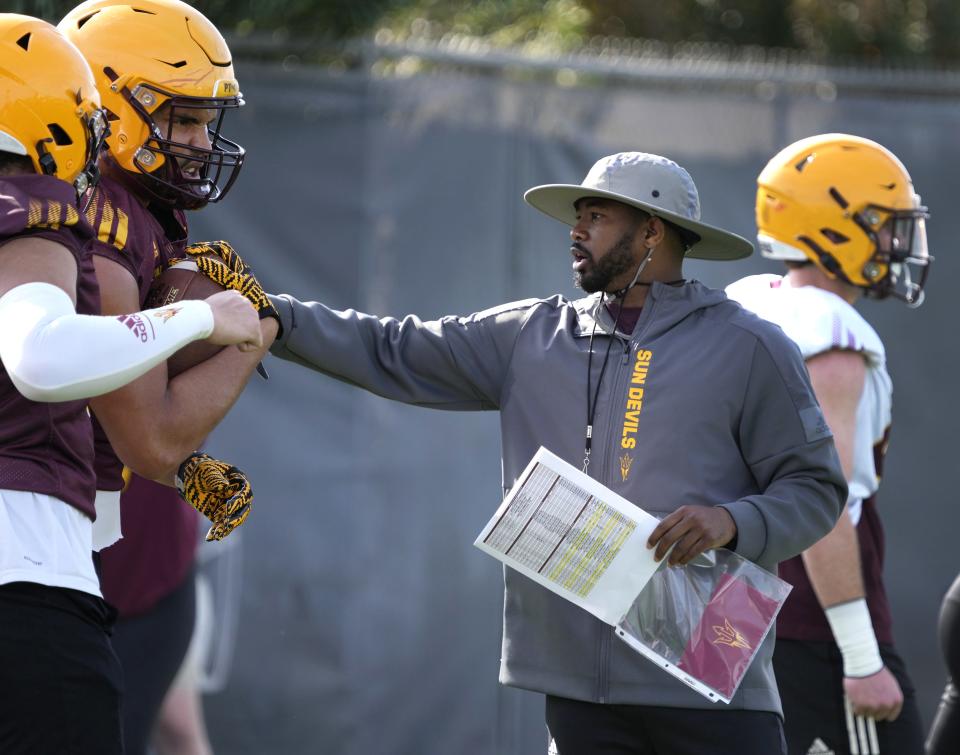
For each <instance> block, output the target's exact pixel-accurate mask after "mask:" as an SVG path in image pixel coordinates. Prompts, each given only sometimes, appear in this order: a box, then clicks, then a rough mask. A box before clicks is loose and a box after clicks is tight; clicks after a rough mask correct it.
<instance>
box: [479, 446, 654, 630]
mask: <svg viewBox="0 0 960 755" xmlns="http://www.w3.org/2000/svg"><path fill="white" fill-rule="evenodd" d="M656 526H657V519H656V518H655V517H652V516H650V515H649V514H647V513H646V512H645V511H643V510H642V509H639V508H637V507H636V506H634V505H633V504H632V503H630V502H629V501H627V500H626V499H624V498H621V497H620V496H618V495H617V494H616V493H614V492H613V491H611V490H609V489H608V488H606V487H604V486H603V485H601V484H600V483H598V482H597V481H596V480H593V479H591V478H590V477H588V476H587V475H585V474H583V472H581V471H580V470H579V469H577V468H576V467H573V466H572V465H570V464H568V463H567V462H565V461H563V460H562V459H560V458H559V457H557V456H555V455H554V454H552V453H550V452H549V451H547V450H546V449H545V448H541V449H540V450H539V451H537V453H536V455H535V456H534V457H533V459H532V460H531V462H530V463H529V464H528V465H527V468H526V469H525V470H524V472H523V474H522V475H520V478H519V480H518V481H517V484H516V485H514V486H513V489H512V490H511V491H510V492H509V493H508V494H507V497H506V498H504V500H503V503H502V504H501V505H500V508H498V509H497V513H496V514H494V516H493V518H492V519H491V520H490V521H489V522H488V523H487V525H486V526H485V527H484V528H483V530H482V531H481V533H480V535H479V537H477V539H476V541H475V542H474V545H476V546H477V547H478V548H480V550H482V551H484V552H486V553H489V554H490V555H491V556H493V557H494V558H496V559H498V560H500V561H502V562H503V563H505V564H507V565H508V566H510V567H512V568H514V569H516V570H517V571H519V572H520V573H522V574H525V575H526V576H528V577H529V578H530V579H532V580H534V581H535V582H539V583H540V584H541V585H543V586H544V587H546V588H547V589H548V590H552V591H553V592H555V593H557V594H558V595H560V596H562V597H564V598H566V599H567V600H569V601H571V602H572V603H576V604H577V605H578V606H580V607H581V608H583V609H585V610H587V611H589V612H590V613H592V614H593V615H594V616H596V617H597V618H599V619H601V620H602V621H605V622H606V623H607V624H616V623H617V622H618V621H619V620H620V619H621V618H622V617H623V616H624V615H626V613H627V611H628V610H629V609H630V606H632V605H633V603H634V601H635V600H636V597H637V595H638V594H639V593H640V591H641V590H642V589H643V586H644V585H645V584H646V582H647V580H648V579H650V577H651V575H652V574H653V573H654V572H655V571H656V570H657V567H658V566H659V564H658V563H657V562H656V561H654V559H653V551H652V550H650V549H648V548H647V545H646V542H647V538H648V537H649V536H650V533H651V532H653V530H654V528H655V527H656Z"/></svg>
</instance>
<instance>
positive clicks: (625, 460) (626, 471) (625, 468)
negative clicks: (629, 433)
mask: <svg viewBox="0 0 960 755" xmlns="http://www.w3.org/2000/svg"><path fill="white" fill-rule="evenodd" d="M632 465H633V457H632V456H631V455H630V454H624V455H623V456H621V457H620V479H621V480H622V481H623V482H626V481H627V478H628V477H629V476H630V467H631V466H632Z"/></svg>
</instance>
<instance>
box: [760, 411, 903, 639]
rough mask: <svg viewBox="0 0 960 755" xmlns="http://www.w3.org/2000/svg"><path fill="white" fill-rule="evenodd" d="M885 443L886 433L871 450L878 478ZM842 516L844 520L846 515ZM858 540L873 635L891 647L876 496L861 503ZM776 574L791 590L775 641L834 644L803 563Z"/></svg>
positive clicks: (793, 563)
mask: <svg viewBox="0 0 960 755" xmlns="http://www.w3.org/2000/svg"><path fill="white" fill-rule="evenodd" d="M888 439H889V429H888V430H887V436H886V437H884V439H883V442H881V443H878V444H877V445H876V446H874V449H873V456H874V467H875V468H876V470H877V477H878V478H879V477H880V475H881V474H883V457H884V454H885V452H886V448H887V441H888ZM843 516H846V513H844V514H843ZM857 540H858V541H859V543H860V572H861V574H862V575H863V588H864V593H865V594H866V599H867V608H868V609H869V610H870V620H871V622H872V623H873V632H874V634H875V635H876V636H877V642H879V643H881V644H884V645H892V644H893V619H892V616H891V613H890V601H889V600H888V599H887V591H886V588H885V587H884V585H883V556H884V536H883V525H882V524H881V522H880V514H879V512H878V511H877V502H876V495H872V496H870V497H869V498H868V499H866V500H865V501H864V502H863V507H862V509H861V511H860V521H859V522H857ZM779 574H780V578H781V579H784V580H786V581H787V582H789V583H790V584H791V585H793V590H792V591H791V593H790V595H789V596H788V597H787V602H786V603H784V604H783V608H782V609H781V610H780V614H779V615H778V616H777V637H780V638H782V639H785V640H806V641H814V642H833V641H834V638H833V632H832V631H831V630H830V624H829V623H828V622H827V616H826V614H825V613H824V612H823V608H822V607H821V606H820V602H819V601H818V600H817V596H816V594H815V593H814V591H813V585H812V584H811V583H810V578H809V577H808V576H807V570H806V567H805V566H804V565H803V559H802V558H801V557H800V556H794V557H793V558H791V559H790V560H789V561H784V562H783V563H781V564H780V568H779Z"/></svg>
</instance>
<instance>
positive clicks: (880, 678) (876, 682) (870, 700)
mask: <svg viewBox="0 0 960 755" xmlns="http://www.w3.org/2000/svg"><path fill="white" fill-rule="evenodd" d="M843 691H844V692H846V693H847V697H848V698H850V705H851V706H852V707H853V713H854V715H857V716H863V717H865V718H875V719H876V720H877V721H893V720H895V719H896V718H897V716H899V715H900V711H901V709H902V708H903V691H902V690H901V689H900V685H899V684H898V683H897V679H896V677H895V676H894V675H893V674H891V673H890V670H889V669H888V668H887V667H886V666H884V667H883V668H882V669H880V670H879V671H878V672H877V673H875V674H871V675H870V676H864V677H859V678H853V677H849V676H848V677H844V680H843Z"/></svg>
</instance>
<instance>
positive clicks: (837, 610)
mask: <svg viewBox="0 0 960 755" xmlns="http://www.w3.org/2000/svg"><path fill="white" fill-rule="evenodd" d="M803 562H804V565H805V566H806V568H807V575H808V576H809V577H810V582H811V584H812V585H813V590H814V592H815V593H816V595H817V600H819V601H820V605H821V606H822V607H823V609H824V612H825V613H826V617H827V622H828V623H829V624H830V630H831V632H832V633H833V637H834V639H835V640H836V643H837V646H838V647H839V648H840V654H841V655H842V656H843V672H844V676H847V677H850V678H863V677H868V676H872V675H873V674H876V673H877V672H878V671H879V670H880V669H881V668H883V660H882V659H881V657H880V648H879V646H878V645H877V638H876V635H875V634H874V631H873V624H872V622H871V618H870V611H869V608H868V606H867V602H866V600H865V598H864V594H865V592H864V588H863V578H862V576H861V567H860V546H859V542H858V541H857V531H856V528H855V527H854V526H853V522H852V521H851V520H850V516H849V515H848V514H847V511H846V510H844V512H843V514H842V515H841V516H840V520H839V521H838V522H837V526H836V527H834V529H833V531H832V532H830V534H828V535H827V536H826V537H825V538H823V540H821V541H820V542H818V543H816V544H815V545H813V546H812V547H810V548H808V549H807V550H806V551H804V553H803Z"/></svg>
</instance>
